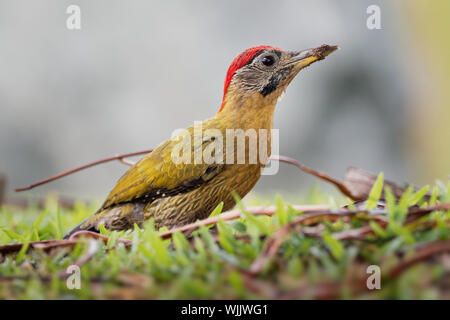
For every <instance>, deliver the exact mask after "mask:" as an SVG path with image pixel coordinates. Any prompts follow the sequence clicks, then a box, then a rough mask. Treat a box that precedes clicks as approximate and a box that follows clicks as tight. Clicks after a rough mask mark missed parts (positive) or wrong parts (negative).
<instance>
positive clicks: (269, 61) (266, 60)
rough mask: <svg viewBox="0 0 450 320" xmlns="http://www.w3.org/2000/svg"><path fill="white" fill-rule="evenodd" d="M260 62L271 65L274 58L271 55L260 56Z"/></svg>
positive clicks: (267, 65)
mask: <svg viewBox="0 0 450 320" xmlns="http://www.w3.org/2000/svg"><path fill="white" fill-rule="evenodd" d="M261 63H262V64H263V65H265V66H266V67H271V66H273V64H274V63H275V58H274V57H273V56H264V57H262V58H261Z"/></svg>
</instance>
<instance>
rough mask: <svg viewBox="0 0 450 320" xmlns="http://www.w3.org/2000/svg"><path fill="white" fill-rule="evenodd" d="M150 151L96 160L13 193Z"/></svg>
mask: <svg viewBox="0 0 450 320" xmlns="http://www.w3.org/2000/svg"><path fill="white" fill-rule="evenodd" d="M152 151H153V149H149V150H143V151H137V152H131V153H124V154H119V155H117V156H114V157H109V158H104V159H101V160H97V161H94V162H91V163H88V164H85V165H83V166H80V167H77V168H74V169H71V170H68V171H65V172H61V173H59V174H57V175H55V176H53V177H50V178H47V179H44V180H41V181H38V182H35V183H33V184H30V185H29V186H27V187H22V188H16V189H14V191H15V192H21V191H25V190H30V189H33V188H35V187H37V186H40V185H43V184H46V183H49V182H51V181H54V180H57V179H60V178H62V177H65V176H68V175H70V174H72V173H75V172H78V171H81V170H84V169H87V168H90V167H93V166H96V165H99V164H102V163H106V162H110V161H114V160H123V158H128V157H133V156H138V155H142V154H146V153H150V152H152Z"/></svg>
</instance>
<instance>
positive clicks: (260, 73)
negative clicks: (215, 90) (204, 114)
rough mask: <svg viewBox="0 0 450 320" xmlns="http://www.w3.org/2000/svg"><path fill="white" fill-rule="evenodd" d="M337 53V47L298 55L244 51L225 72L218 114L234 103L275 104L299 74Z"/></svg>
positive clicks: (267, 50)
mask: <svg viewBox="0 0 450 320" xmlns="http://www.w3.org/2000/svg"><path fill="white" fill-rule="evenodd" d="M337 49H338V47H337V46H330V45H326V44H324V45H321V46H320V47H317V48H313V49H307V50H301V51H284V50H282V49H280V48H275V47H271V46H258V47H253V48H250V49H247V50H245V51H244V52H242V53H241V54H240V55H238V56H237V57H236V58H235V59H234V60H233V62H232V63H231V65H230V67H229V68H228V72H227V76H226V78H225V85H224V93H223V101H222V105H221V107H220V110H219V112H220V111H222V110H223V109H224V108H226V105H227V104H228V102H230V101H235V102H236V99H238V101H237V102H238V103H239V102H242V101H239V100H241V99H246V100H251V101H254V102H255V101H257V103H258V104H261V103H263V104H266V105H271V104H275V103H276V101H277V100H278V98H279V97H280V96H281V95H282V94H283V92H284V91H285V90H286V87H287V86H288V85H289V83H290V82H291V81H292V79H294V77H295V76H296V75H297V74H298V73H299V71H300V70H302V69H303V68H305V67H307V66H309V65H310V64H312V63H313V62H315V61H318V60H322V59H324V58H325V57H326V56H327V55H329V54H330V53H332V52H334V51H336V50H337ZM239 104H241V103H239Z"/></svg>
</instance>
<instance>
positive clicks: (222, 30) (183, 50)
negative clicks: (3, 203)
mask: <svg viewBox="0 0 450 320" xmlns="http://www.w3.org/2000/svg"><path fill="white" fill-rule="evenodd" d="M373 3H375V4H378V5H380V7H381V10H382V30H372V31H371V30H368V29H367V28H366V18H367V14H366V8H367V6H368V5H369V4H373ZM70 4H77V5H79V6H80V7H81V11H82V29H81V30H78V31H70V30H68V29H67V28H66V19H67V17H68V15H67V14H66V12H65V11H66V8H67V6H68V5H70ZM401 5H402V4H401V2H397V1H395V2H392V1H236V0H235V1H207V0H202V1H106V0H105V1H87V0H86V1H75V0H74V1H61V0H54V1H2V2H1V4H0V41H1V43H0V46H1V50H0V108H1V115H0V172H1V173H6V174H7V176H8V181H9V187H10V189H11V188H12V187H17V186H22V185H25V184H29V183H31V182H34V181H36V180H38V179H41V178H45V177H47V176H50V175H53V174H55V173H58V172H60V171H63V170H66V169H69V168H72V167H74V166H78V165H80V164H84V163H86V162H89V161H93V160H97V159H99V158H102V157H106V156H110V155H114V154H117V153H125V152H132V151H137V150H141V149H147V148H151V147H155V146H156V145H158V144H159V143H160V142H161V141H162V140H164V139H166V138H168V137H169V136H170V134H171V133H172V131H173V130H174V129H176V128H183V127H187V126H190V125H192V124H193V122H194V120H203V119H206V118H209V117H211V116H213V115H214V114H215V113H216V112H217V110H218V108H219V106H220V103H221V98H222V88H223V79H224V76H225V73H226V70H227V68H228V65H229V63H230V62H231V61H232V60H233V58H234V57H235V56H236V55H237V54H238V53H240V52H241V51H242V50H244V49H246V48H248V47H251V46H254V45H260V44H268V45H274V46H278V47H282V48H285V49H304V48H309V47H314V46H318V45H320V44H323V43H328V44H337V45H339V46H340V47H341V50H339V51H338V52H336V53H335V54H333V55H332V56H330V57H329V58H328V59H326V60H325V61H324V62H321V63H318V64H315V65H313V66H312V67H310V68H308V69H306V70H304V71H302V72H301V74H300V75H299V76H298V77H297V79H295V80H294V81H293V82H292V84H291V85H290V87H289V88H288V90H287V92H286V95H285V97H284V99H283V101H282V102H280V103H279V104H278V107H277V110H276V115H275V123H274V125H275V127H276V128H280V139H281V144H280V153H281V154H284V155H289V156H293V157H295V158H297V159H298V160H300V161H301V162H303V163H305V164H307V165H309V166H311V167H314V168H316V169H320V170H323V171H326V172H329V173H331V174H333V175H335V176H338V177H341V176H343V174H344V172H345V169H346V168H347V167H348V166H357V167H361V168H364V169H367V170H370V171H373V172H379V171H384V172H385V176H387V177H388V178H390V179H393V180H396V181H398V182H404V181H410V182H413V183H423V182H432V181H433V179H434V178H437V177H431V176H426V175H425V176H424V175H422V174H421V172H420V168H418V166H417V164H416V163H415V161H414V158H415V157H414V152H416V151H417V152H419V151H418V150H414V147H412V148H411V147H410V146H409V147H408V148H407V149H408V150H406V148H405V146H408V145H410V142H409V140H408V136H407V134H406V133H405V132H406V131H405V130H406V129H405V128H406V127H407V122H406V117H405V114H406V113H408V112H413V110H409V109H408V108H412V107H410V106H409V104H408V101H409V99H410V96H413V95H414V91H417V90H421V89H420V88H421V87H420V85H421V84H420V83H419V84H418V83H415V81H412V80H411V78H412V77H411V73H412V72H413V71H412V70H411V69H410V68H408V66H409V65H410V63H411V61H413V60H414V59H416V58H417V56H416V55H417V52H415V45H414V39H412V38H411V37H410V31H409V30H408V24H407V23H406V22H405V21H404V20H405V17H404V14H403V11H402V8H401ZM405 48H408V50H406V51H405ZM126 169H127V167H125V166H123V165H121V164H119V163H112V164H107V165H103V166H101V167H97V168H94V169H90V170H87V171H85V172H82V173H79V174H77V175H74V176H71V177H69V178H66V179H63V180H61V181H58V182H55V183H52V184H49V185H47V186H43V187H41V188H38V189H36V190H35V191H32V192H28V194H39V195H42V194H45V193H47V192H49V191H52V190H54V191H57V192H59V193H62V194H65V195H72V196H79V197H82V198H94V199H101V198H103V197H104V196H105V195H106V194H107V192H108V191H109V190H110V189H111V188H112V187H113V185H114V183H115V181H116V180H117V179H118V178H119V177H120V175H121V174H122V173H123V172H124V171H125V170H126ZM313 181H314V179H311V178H310V177H308V176H306V175H305V174H303V173H301V172H298V171H296V169H294V168H290V167H287V166H285V165H282V166H281V169H280V172H279V174H278V175H276V176H268V177H263V178H262V179H261V181H260V182H259V183H258V185H257V187H256V190H257V191H259V192H263V193H264V192H271V191H273V190H276V191H278V192H280V193H283V194H286V195H292V194H294V195H295V194H297V193H298V192H301V191H302V190H306V189H307V188H309V187H310V185H311V183H312V182H313ZM9 194H10V195H11V192H10V193H9Z"/></svg>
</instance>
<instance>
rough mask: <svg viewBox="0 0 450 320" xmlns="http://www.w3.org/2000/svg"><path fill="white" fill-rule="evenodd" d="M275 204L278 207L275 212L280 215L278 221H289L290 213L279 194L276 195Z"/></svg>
mask: <svg viewBox="0 0 450 320" xmlns="http://www.w3.org/2000/svg"><path fill="white" fill-rule="evenodd" d="M275 205H276V207H277V209H276V211H275V214H276V216H277V217H278V222H279V223H280V225H281V226H282V225H285V224H286V223H288V213H287V211H286V208H285V206H284V203H283V199H282V198H281V196H280V195H279V194H277V195H276V196H275Z"/></svg>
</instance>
